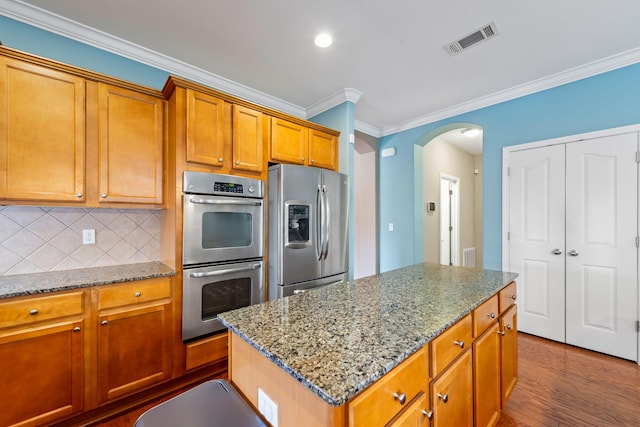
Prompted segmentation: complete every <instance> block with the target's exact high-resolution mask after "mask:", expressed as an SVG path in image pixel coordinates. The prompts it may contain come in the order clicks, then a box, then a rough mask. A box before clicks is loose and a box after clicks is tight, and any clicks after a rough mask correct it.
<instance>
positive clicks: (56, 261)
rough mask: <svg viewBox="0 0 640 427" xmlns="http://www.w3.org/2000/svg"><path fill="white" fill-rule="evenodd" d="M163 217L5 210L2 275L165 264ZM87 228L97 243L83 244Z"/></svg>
mask: <svg viewBox="0 0 640 427" xmlns="http://www.w3.org/2000/svg"><path fill="white" fill-rule="evenodd" d="M160 213H161V211H159V210H150V209H149V210H146V209H81V208H45V207H30V206H0V275H7V276H8V275H14V274H25V273H39V272H44V271H58V270H72V269H75V268H84V267H103V266H108V265H121V264H134V263H139V262H148V261H159V260H160ZM86 229H93V230H95V236H96V243H95V244H92V245H83V244H82V230H86Z"/></svg>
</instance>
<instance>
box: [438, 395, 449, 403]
mask: <svg viewBox="0 0 640 427" xmlns="http://www.w3.org/2000/svg"><path fill="white" fill-rule="evenodd" d="M438 399H440V400H442V401H443V402H444V403H447V402H448V401H449V395H448V394H440V393H438Z"/></svg>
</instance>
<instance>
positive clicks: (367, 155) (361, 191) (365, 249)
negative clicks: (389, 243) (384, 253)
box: [353, 132, 378, 279]
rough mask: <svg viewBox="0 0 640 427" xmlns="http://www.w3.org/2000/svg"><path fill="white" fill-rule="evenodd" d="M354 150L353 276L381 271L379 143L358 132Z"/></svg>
mask: <svg viewBox="0 0 640 427" xmlns="http://www.w3.org/2000/svg"><path fill="white" fill-rule="evenodd" d="M354 145H355V147H354V148H355V150H354V179H353V189H354V197H353V198H354V212H353V214H354V224H353V230H354V259H353V277H354V279H358V278H360V277H366V276H371V275H373V274H376V273H377V272H378V234H377V223H378V216H377V211H378V206H377V205H378V202H377V200H378V197H377V194H378V189H377V178H376V177H377V141H376V140H374V139H373V138H371V137H368V135H365V134H361V133H359V132H356V138H355V144H354Z"/></svg>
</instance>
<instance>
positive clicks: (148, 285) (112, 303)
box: [98, 278, 171, 310]
mask: <svg viewBox="0 0 640 427" xmlns="http://www.w3.org/2000/svg"><path fill="white" fill-rule="evenodd" d="M169 297H171V279H169V278H160V279H149V280H140V281H137V282H131V283H126V284H119V285H114V286H109V287H104V288H98V307H99V309H100V310H104V309H106V308H113V307H120V306H123V305H131V304H140V303H144V302H149V301H155V300H159V299H162V298H169Z"/></svg>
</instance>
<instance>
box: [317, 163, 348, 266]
mask: <svg viewBox="0 0 640 427" xmlns="http://www.w3.org/2000/svg"><path fill="white" fill-rule="evenodd" d="M322 186H323V190H324V191H325V194H326V201H327V205H328V208H326V209H325V212H326V213H325V215H326V217H327V226H328V240H329V241H328V245H326V249H325V253H324V254H323V258H324V261H323V265H322V272H321V273H322V277H325V276H332V275H335V274H340V273H344V272H346V271H348V270H349V177H348V176H347V175H344V174H341V173H337V172H333V171H329V170H325V171H323V181H322Z"/></svg>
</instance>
